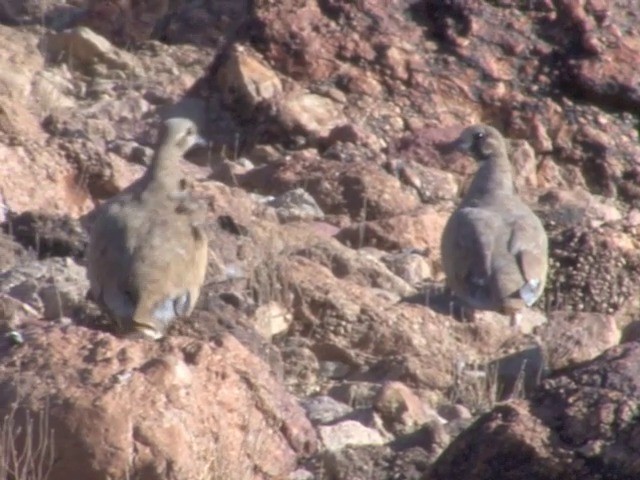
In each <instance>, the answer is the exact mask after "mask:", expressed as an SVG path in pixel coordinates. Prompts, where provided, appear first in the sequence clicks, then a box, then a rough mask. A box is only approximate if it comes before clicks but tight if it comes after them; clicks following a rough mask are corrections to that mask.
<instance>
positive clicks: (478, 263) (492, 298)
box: [441, 125, 548, 325]
mask: <svg viewBox="0 0 640 480" xmlns="http://www.w3.org/2000/svg"><path fill="white" fill-rule="evenodd" d="M452 146H453V147H454V148H455V149H457V150H459V151H463V152H466V153H469V154H471V155H472V156H473V157H474V158H475V160H476V161H477V162H478V164H479V166H478V170H477V172H476V174H475V176H474V178H473V180H472V182H471V184H470V186H469V189H468V191H467V193H466V195H465V196H464V198H463V199H462V202H461V204H460V205H459V206H458V208H457V209H456V210H455V211H454V212H453V214H452V215H451V217H450V218H449V220H448V222H447V224H446V226H445V229H444V232H443V234H442V241H441V254H442V264H443V268H444V273H445V275H446V277H447V284H448V286H449V287H450V288H451V290H452V291H453V293H454V294H455V296H456V297H458V298H459V299H460V300H462V302H463V303H464V304H466V306H468V307H471V308H472V309H478V310H493V311H497V312H499V313H502V314H504V315H509V316H510V317H511V322H512V325H514V324H517V323H518V321H519V314H520V311H521V310H522V309H523V308H525V307H530V306H531V305H533V304H534V302H535V301H536V300H537V299H538V298H539V297H540V295H541V294H542V291H543V290H544V286H545V282H546V277H547V266H548V240H547V234H546V232H545V230H544V227H543V226H542V223H541V222H540V219H539V218H538V217H537V216H536V215H535V214H534V213H533V211H532V210H531V209H530V208H529V207H528V206H527V205H526V204H525V203H523V201H522V200H521V199H520V197H519V196H518V195H517V193H516V192H515V190H514V184H513V174H512V167H511V163H510V162H509V158H508V156H507V150H506V145H505V141H504V139H503V137H502V135H501V134H500V132H498V131H497V130H496V129H495V128H493V127H490V126H487V125H474V126H471V127H468V128H466V129H465V130H464V131H463V132H462V133H461V135H460V137H459V138H458V139H457V140H456V141H455V142H454V143H453V145H452Z"/></svg>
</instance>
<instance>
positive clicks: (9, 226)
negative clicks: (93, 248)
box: [1, 212, 87, 260]
mask: <svg viewBox="0 0 640 480" xmlns="http://www.w3.org/2000/svg"><path fill="white" fill-rule="evenodd" d="M1 227H2V230H3V231H4V232H5V233H6V234H7V235H9V236H11V237H13V238H14V239H15V241H16V242H18V243H19V244H20V245H22V246H23V247H25V248H26V249H28V250H32V251H34V252H35V253H36V254H37V255H38V258H39V259H40V260H42V259H44V258H49V257H73V258H74V259H81V258H83V257H84V252H85V249H86V246H87V237H86V234H85V233H84V231H83V230H82V227H81V226H80V223H79V222H78V221H77V220H75V219H73V218H71V217H69V216H68V215H46V214H42V213H36V212H24V213H21V214H16V213H13V212H9V214H8V216H7V220H6V221H5V222H4V223H3V224H2V225H1Z"/></svg>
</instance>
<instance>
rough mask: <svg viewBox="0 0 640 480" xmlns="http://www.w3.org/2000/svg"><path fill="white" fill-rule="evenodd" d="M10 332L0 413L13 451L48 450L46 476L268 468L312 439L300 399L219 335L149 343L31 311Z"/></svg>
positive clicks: (217, 474) (245, 473) (288, 459)
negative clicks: (34, 317) (35, 317)
mask: <svg viewBox="0 0 640 480" xmlns="http://www.w3.org/2000/svg"><path fill="white" fill-rule="evenodd" d="M20 333H21V341H22V344H21V345H20V346H10V345H9V343H8V342H4V343H3V344H2V346H1V347H0V415H1V416H2V418H12V419H13V421H12V423H9V424H7V423H5V426H6V425H9V426H11V427H13V430H12V431H13V433H14V435H13V437H11V438H13V440H14V441H13V442H12V445H13V448H15V449H16V451H17V452H18V453H20V454H21V453H24V452H28V451H29V450H28V448H29V445H43V444H44V445H45V446H44V448H42V449H40V450H33V451H32V452H31V454H32V455H41V456H42V460H43V461H44V462H45V465H46V461H47V460H48V459H49V457H48V455H50V454H51V453H52V454H53V462H52V465H51V472H50V475H49V476H48V478H49V480H57V479H69V478H82V479H84V480H93V479H95V480H98V479H104V478H138V479H145V480H147V479H148V480H151V479H154V480H160V479H180V480H189V479H199V478H229V479H231V478H255V479H262V478H276V477H281V476H283V475H285V474H288V473H289V472H290V471H293V470H294V469H295V465H296V460H297V457H298V455H299V454H305V453H311V452H312V451H313V450H314V449H315V445H316V437H315V433H314V432H313V429H312V427H311V424H310V423H309V422H308V420H307V418H306V417H305V414H304V411H303V410H302V408H301V407H300V406H298V404H297V402H296V401H295V400H294V399H293V398H292V397H291V396H290V395H288V394H287V393H286V392H285V390H284V388H283V386H282V385H281V384H279V383H278V382H277V381H276V380H275V378H274V376H272V374H271V373H270V371H269V368H268V367H267V366H266V365H265V364H264V363H263V362H262V361H261V360H259V359H258V358H257V357H255V356H254V355H253V354H251V353H250V352H249V351H248V350H246V349H245V348H244V347H243V346H242V345H241V344H240V343H239V342H238V341H237V340H235V339H234V338H233V337H231V336H226V337H223V338H221V339H219V341H218V342H217V343H215V344H210V343H204V342H201V341H195V340H192V339H188V338H184V337H172V338H169V339H167V340H166V341H163V342H160V343H152V342H148V341H145V340H123V339H118V338H116V337H114V336H111V335H108V334H104V333H100V332H97V331H93V330H89V329H85V328H81V327H75V326H69V327H66V328H61V327H59V326H55V325H46V324H44V323H41V322H39V321H33V323H31V324H29V325H28V326H26V327H25V328H24V329H22V330H21V332H20ZM5 416H7V417H5ZM29 419H30V421H31V423H32V424H36V425H39V426H40V428H36V429H33V428H32V425H31V427H30V426H29V425H28V424H25V422H27V421H29ZM20 428H22V432H25V431H26V432H29V431H30V432H31V433H32V434H31V435H27V438H26V439H25V437H24V436H23V435H21V434H20V433H18V432H19V431H20ZM30 428H31V430H30ZM15 467H17V465H12V466H11V467H10V468H15Z"/></svg>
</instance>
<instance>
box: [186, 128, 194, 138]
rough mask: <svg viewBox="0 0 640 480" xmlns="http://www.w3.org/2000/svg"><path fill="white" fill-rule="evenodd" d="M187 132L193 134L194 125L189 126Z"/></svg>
mask: <svg viewBox="0 0 640 480" xmlns="http://www.w3.org/2000/svg"><path fill="white" fill-rule="evenodd" d="M186 134H187V135H189V136H191V135H193V128H192V127H189V128H187V131H186Z"/></svg>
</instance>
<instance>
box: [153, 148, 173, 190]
mask: <svg viewBox="0 0 640 480" xmlns="http://www.w3.org/2000/svg"><path fill="white" fill-rule="evenodd" d="M181 156H182V154H181V152H180V151H178V149H177V148H175V147H174V146H173V145H160V146H159V147H158V148H157V149H156V151H155V153H154V155H153V158H152V159H151V165H150V166H149V169H148V170H147V174H146V175H147V179H148V182H149V187H151V186H153V187H154V188H156V187H160V188H163V187H164V188H168V189H171V190H173V189H175V188H176V185H177V182H178V181H179V179H180V177H181V171H180V165H179V164H178V161H179V160H178V159H179V158H180V157H181Z"/></svg>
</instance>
